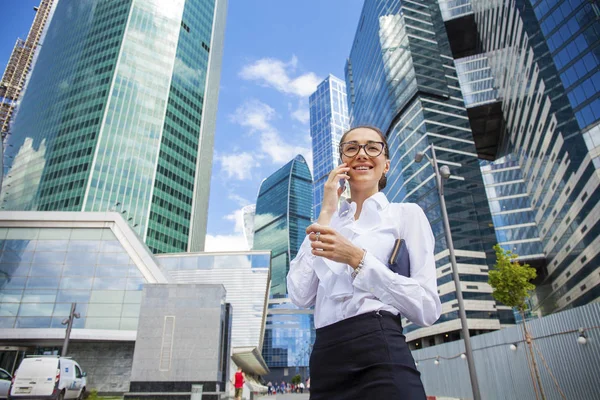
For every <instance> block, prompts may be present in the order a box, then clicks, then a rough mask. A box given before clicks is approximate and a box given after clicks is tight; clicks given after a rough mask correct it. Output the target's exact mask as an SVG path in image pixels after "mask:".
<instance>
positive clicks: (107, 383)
mask: <svg viewBox="0 0 600 400" xmlns="http://www.w3.org/2000/svg"><path fill="white" fill-rule="evenodd" d="M134 346H135V344H134V342H73V341H71V343H69V357H72V358H73V360H75V361H77V363H79V365H80V366H81V368H82V369H83V371H85V372H87V374H88V378H87V381H88V383H87V388H86V389H87V391H90V390H92V389H96V390H98V392H100V393H115V392H118V393H124V392H127V391H129V381H130V379H129V377H130V375H131V365H132V362H133V349H134Z"/></svg>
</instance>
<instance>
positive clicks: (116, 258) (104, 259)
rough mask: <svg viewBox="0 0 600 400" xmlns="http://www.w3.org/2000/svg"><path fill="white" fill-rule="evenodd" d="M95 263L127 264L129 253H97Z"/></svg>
mask: <svg viewBox="0 0 600 400" xmlns="http://www.w3.org/2000/svg"><path fill="white" fill-rule="evenodd" d="M97 264H114V265H119V264H123V265H127V264H129V255H128V254H127V253H99V254H98V261H97Z"/></svg>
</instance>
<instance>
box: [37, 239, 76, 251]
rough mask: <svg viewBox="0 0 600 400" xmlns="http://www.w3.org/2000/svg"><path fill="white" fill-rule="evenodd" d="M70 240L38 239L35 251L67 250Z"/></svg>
mask: <svg viewBox="0 0 600 400" xmlns="http://www.w3.org/2000/svg"><path fill="white" fill-rule="evenodd" d="M68 245H69V241H68V240H38V241H37V245H36V246H35V251H67V247H68Z"/></svg>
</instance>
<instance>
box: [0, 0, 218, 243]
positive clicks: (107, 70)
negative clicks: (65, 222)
mask: <svg viewBox="0 0 600 400" xmlns="http://www.w3.org/2000/svg"><path fill="white" fill-rule="evenodd" d="M165 4H167V3H165V2H164V1H160V0H150V1H147V0H144V1H142V0H116V1H108V0H93V1H87V2H81V4H79V3H78V6H77V7H73V6H72V3H71V2H69V1H60V2H58V3H57V4H56V7H54V13H53V17H52V20H51V22H50V24H49V25H48V27H47V34H46V37H45V40H44V45H43V46H42V48H41V49H40V51H39V55H38V57H37V61H36V64H35V67H34V69H33V70H32V72H31V76H30V78H29V81H28V84H27V90H26V91H25V93H24V95H23V97H22V99H21V102H20V105H19V108H18V110H17V113H16V115H15V118H14V119H13V123H12V125H11V135H9V137H8V140H7V145H8V146H7V147H6V149H7V150H6V152H5V166H4V182H3V186H2V192H1V193H0V203H1V206H0V207H1V209H3V210H24V211H28V210H32V211H36V210H37V211H117V212H120V213H122V214H123V216H124V218H125V220H126V221H128V223H129V224H130V225H131V226H132V227H133V228H134V229H135V231H136V232H137V233H138V235H140V237H142V239H143V240H144V241H145V242H146V243H147V245H148V246H149V247H150V249H151V250H152V252H154V253H164V252H184V251H197V250H202V249H203V247H204V238H205V234H206V219H207V209H208V196H209V183H208V182H210V174H211V165H212V152H213V136H214V127H215V118H216V107H217V97H218V87H219V79H220V63H221V58H222V57H221V56H222V47H223V35H224V27H225V16H226V7H227V3H226V0H175V1H170V2H168V7H166V6H165Z"/></svg>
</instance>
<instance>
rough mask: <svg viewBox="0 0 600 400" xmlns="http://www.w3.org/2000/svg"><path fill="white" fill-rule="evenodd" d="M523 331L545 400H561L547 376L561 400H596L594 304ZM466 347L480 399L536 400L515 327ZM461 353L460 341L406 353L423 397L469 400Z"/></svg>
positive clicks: (599, 352)
mask: <svg viewBox="0 0 600 400" xmlns="http://www.w3.org/2000/svg"><path fill="white" fill-rule="evenodd" d="M527 326H528V329H529V332H530V334H531V336H532V337H533V343H534V344H535V347H536V348H537V349H538V350H539V353H538V352H537V351H536V354H535V358H536V362H537V364H538V368H539V372H540V377H541V380H542V387H543V388H544V393H545V395H546V399H548V400H562V399H563V397H562V395H561V394H560V391H559V390H558V389H557V387H556V384H555V382H554V379H553V378H552V375H554V377H555V378H556V382H557V383H558V385H559V387H560V390H561V391H562V392H563V393H564V394H565V398H566V399H600V392H599V391H598V379H599V378H598V376H599V375H598V371H600V329H599V327H600V303H595V304H588V305H586V306H582V307H577V308H574V309H571V310H567V311H563V312H560V313H556V314H552V315H549V316H546V317H544V318H540V319H537V320H530V321H528V322H527ZM579 328H584V329H585V335H586V336H587V343H586V344H579V343H578V342H577V338H578V337H579V333H578V329H579ZM513 343H514V344H516V345H517V349H516V350H514V351H513V350H511V349H510V345H511V344H513ZM471 345H472V347H473V355H474V358H475V367H476V368H475V369H476V371H477V378H478V381H479V388H480V391H481V395H482V397H483V399H498V400H500V399H507V400H508V399H511V400H512V399H519V400H536V395H535V393H534V391H533V388H532V381H531V374H530V369H529V367H528V364H527V354H526V351H527V346H526V343H524V341H523V332H522V328H521V326H520V325H519V326H515V327H511V328H506V329H502V330H499V331H496V332H491V333H486V334H484V335H477V336H473V337H471ZM464 349H465V347H464V342H463V341H462V340H460V341H456V342H450V343H445V344H442V345H439V346H432V347H428V348H425V349H422V350H416V351H413V352H412V354H413V357H414V359H415V361H417V362H418V367H417V368H418V369H419V371H421V374H422V375H421V379H422V380H423V384H424V385H425V391H426V393H427V395H429V396H447V397H458V398H461V399H470V398H473V397H472V393H471V384H470V380H469V370H468V368H467V362H466V360H463V359H461V358H460V354H461V353H464V351H465V350H464ZM540 354H541V356H540ZM436 357H439V364H437V365H436V364H435V360H436ZM544 364H547V365H548V367H549V369H550V371H551V372H552V375H551V374H550V373H549V371H548V369H546V367H545V365H544Z"/></svg>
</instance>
